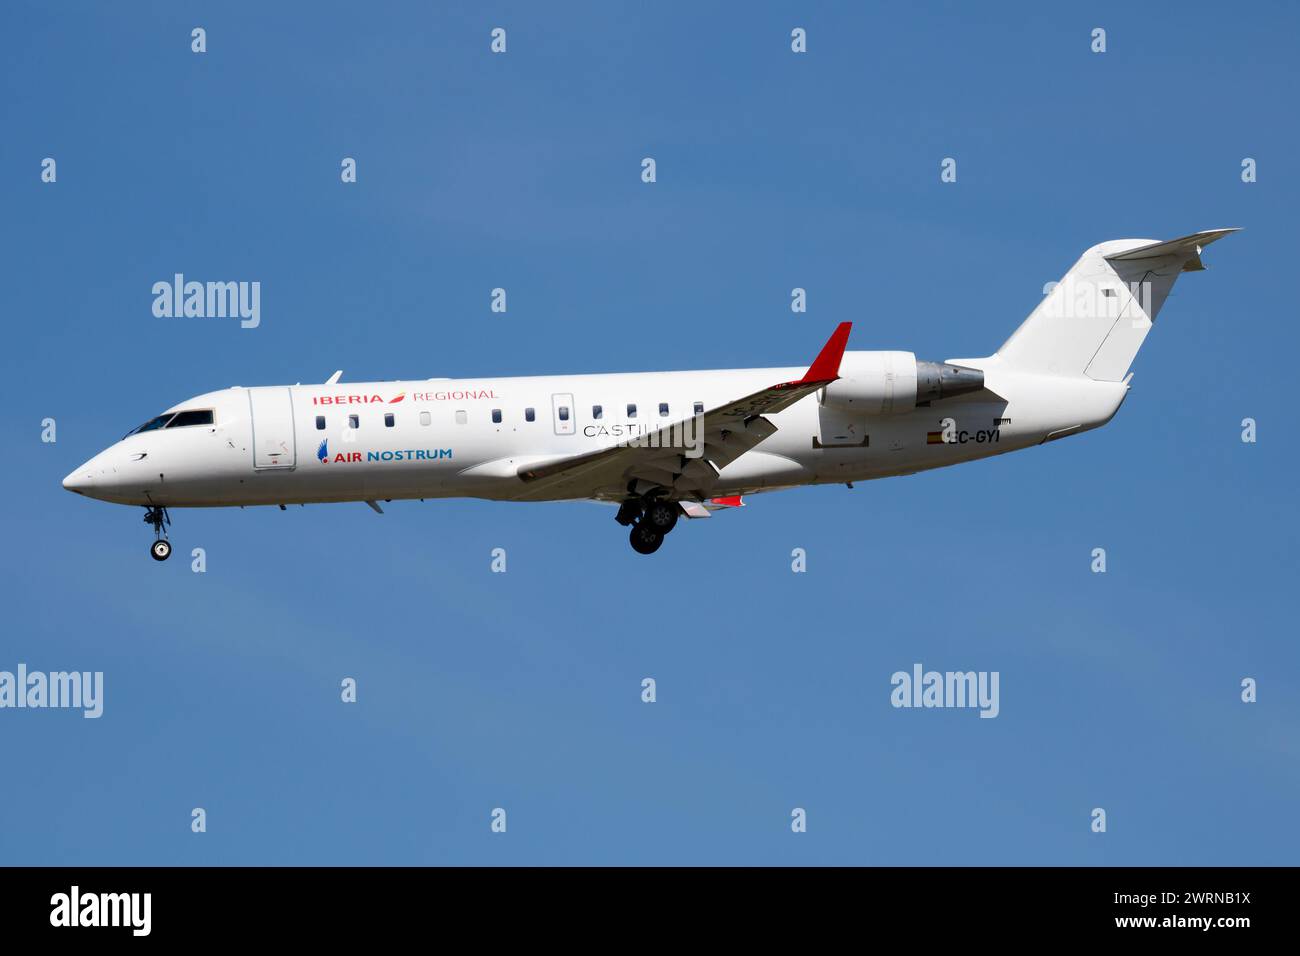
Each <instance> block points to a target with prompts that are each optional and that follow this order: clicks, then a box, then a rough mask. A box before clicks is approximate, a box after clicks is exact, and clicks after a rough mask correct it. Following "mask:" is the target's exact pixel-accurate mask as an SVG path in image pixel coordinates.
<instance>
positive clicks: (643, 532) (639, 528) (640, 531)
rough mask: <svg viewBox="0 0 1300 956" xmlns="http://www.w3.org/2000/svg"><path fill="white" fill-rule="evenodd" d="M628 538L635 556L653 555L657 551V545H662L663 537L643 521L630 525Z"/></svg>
mask: <svg viewBox="0 0 1300 956" xmlns="http://www.w3.org/2000/svg"><path fill="white" fill-rule="evenodd" d="M628 538H629V540H630V541H631V542H632V550H633V551H635V552H636V553H637V554H654V553H655V552H656V551H658V550H659V545H661V544H663V543H664V536H663V535H662V534H660V533H659V532H658V531H656V530H655V529H654V528H652V527H650V525H648V524H646V523H645V522H644V521H638V522H637V523H636V524H634V525H632V533H631V534H630V535H629V536H628Z"/></svg>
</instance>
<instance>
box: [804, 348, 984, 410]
mask: <svg viewBox="0 0 1300 956" xmlns="http://www.w3.org/2000/svg"><path fill="white" fill-rule="evenodd" d="M983 387H984V373H983V372H981V371H980V370H979V369H974V368H966V367H964V366H961V365H948V364H947V363H943V362H918V361H917V360H916V356H915V355H914V354H913V353H911V352H845V353H844V359H843V360H842V361H841V362H840V377H839V379H838V380H837V381H834V382H831V384H830V385H828V386H826V388H825V389H823V390H822V404H823V405H829V406H831V407H833V408H838V409H841V410H842V411H846V412H853V413H855V414H858V415H898V414H902V413H904V412H910V411H911V410H912V409H914V408H916V407H917V406H918V405H924V404H927V403H929V402H935V401H939V400H940V399H944V398H952V397H953V396H955V395H965V394H967V393H969V392H977V391H979V390H980V389H981V388H983Z"/></svg>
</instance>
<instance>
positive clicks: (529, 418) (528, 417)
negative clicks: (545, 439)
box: [524, 408, 537, 422]
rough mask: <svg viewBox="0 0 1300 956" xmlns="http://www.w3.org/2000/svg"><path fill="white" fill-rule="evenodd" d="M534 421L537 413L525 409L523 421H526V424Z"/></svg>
mask: <svg viewBox="0 0 1300 956" xmlns="http://www.w3.org/2000/svg"><path fill="white" fill-rule="evenodd" d="M536 420H537V412H535V411H533V409H531V408H525V409H524V421H526V422H531V421H536Z"/></svg>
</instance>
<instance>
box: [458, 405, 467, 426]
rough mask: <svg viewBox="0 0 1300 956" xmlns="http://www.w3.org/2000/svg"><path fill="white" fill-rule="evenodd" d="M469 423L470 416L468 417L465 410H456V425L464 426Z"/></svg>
mask: <svg viewBox="0 0 1300 956" xmlns="http://www.w3.org/2000/svg"><path fill="white" fill-rule="evenodd" d="M467 421H469V415H467V414H466V413H465V409H463V408H460V409H457V410H456V424H457V425H464V424H465V423H466V422H467Z"/></svg>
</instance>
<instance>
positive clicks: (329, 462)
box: [63, 229, 1237, 561]
mask: <svg viewBox="0 0 1300 956" xmlns="http://www.w3.org/2000/svg"><path fill="white" fill-rule="evenodd" d="M1236 231H1237V230H1236V229H1215V230H1210V231H1206V232H1197V233H1193V234H1191V235H1187V236H1181V237H1179V238H1177V239H1171V240H1167V241H1158V240H1150V239H1120V240H1112V241H1109V242H1103V243H1101V244H1099V245H1095V246H1093V247H1092V248H1090V249H1088V250H1087V251H1086V252H1084V253H1083V255H1082V256H1081V257H1080V258H1079V260H1078V262H1076V263H1075V264H1074V266H1073V267H1071V268H1070V270H1069V271H1068V272H1067V273H1066V275H1065V277H1064V278H1063V279H1062V280H1061V281H1060V282H1059V283H1058V284H1057V285H1056V286H1055V288H1054V289H1052V291H1051V292H1050V293H1048V294H1047V295H1046V296H1045V297H1044V299H1043V301H1042V302H1041V303H1040V304H1039V305H1038V306H1037V308H1035V309H1034V310H1033V312H1031V313H1030V315H1029V317H1028V318H1027V319H1025V321H1024V322H1023V323H1022V324H1021V325H1020V327H1019V328H1018V329H1016V331H1015V332H1014V333H1013V334H1012V336H1011V337H1010V338H1009V339H1007V340H1006V342H1004V343H1003V344H1002V346H1001V347H1000V348H999V349H998V350H997V351H996V352H995V353H993V354H992V355H990V356H988V357H985V358H971V359H949V360H947V361H944V362H929V361H921V360H918V359H917V358H916V356H915V355H914V354H913V353H911V352H900V351H860V352H859V351H847V344H848V339H849V332H850V329H851V323H849V322H843V323H841V324H840V325H839V326H838V327H837V328H836V329H835V331H834V333H833V334H832V335H831V337H830V339H829V341H827V342H826V344H825V346H824V347H823V348H822V349H821V351H820V352H819V353H818V354H817V357H816V358H815V359H813V362H812V364H811V365H809V366H807V367H803V366H798V367H792V368H751V369H724V370H711V371H682V372H640V373H631V374H608V375H565V376H538V377H516V378H469V379H456V380H452V379H438V378H431V379H421V380H413V381H394V382H357V383H350V384H349V383H344V382H342V381H341V376H342V372H335V373H334V375H333V376H331V377H330V378H329V380H328V381H326V382H324V383H323V384H319V385H315V384H313V385H301V384H299V385H290V386H285V385H279V386H270V387H257V388H243V387H239V386H236V387H233V388H227V389H224V390H221V391H215V392H208V393H206V394H203V395H198V396H195V397H194V398H190V399H187V400H185V401H183V402H180V403H179V404H177V405H173V406H172V407H171V408H169V409H168V410H167V411H165V412H163V413H162V414H161V415H157V416H155V417H153V418H150V419H149V420H148V421H146V422H145V423H144V424H142V425H140V426H139V427H137V428H134V429H132V430H131V431H130V432H129V433H128V434H127V435H126V436H125V437H124V438H123V439H122V440H121V441H119V442H117V443H116V444H114V445H112V446H110V447H108V448H107V449H105V450H104V451H102V452H100V453H99V454H98V455H95V456H94V457H93V458H91V459H90V460H89V461H87V462H86V463H85V464H83V465H81V466H80V467H78V468H76V469H74V470H73V471H72V473H71V474H69V475H68V476H67V477H66V478H64V479H63V487H64V488H66V489H68V490H69V491H73V492H76V493H77V494H80V495H85V496H87V497H90V498H97V499H100V500H102V501H109V502H115V503H118V504H126V505H136V506H143V507H144V508H145V516H144V519H145V521H146V522H147V523H148V524H150V525H151V526H152V527H153V530H154V539H155V540H154V542H153V544H152V546H151V548H150V553H151V554H152V556H153V557H154V559H155V560H158V561H164V560H166V559H167V557H168V556H169V555H170V554H171V544H170V542H169V540H168V537H167V528H168V527H169V526H170V523H171V518H170V509H173V508H202V507H222V506H236V505H237V506H241V507H242V506H247V505H279V506H280V508H281V509H284V508H285V506H286V505H290V504H310V503H317V502H342V501H352V502H365V503H366V504H368V505H369V506H370V507H371V508H373V509H374V510H375V511H377V512H379V513H381V514H382V513H383V509H382V508H381V507H380V504H379V502H380V501H381V500H382V501H385V502H388V501H392V500H394V499H416V498H418V499H425V498H454V497H475V498H486V499H493V500H502V501H559V500H580V499H593V500H597V501H603V502H608V503H612V504H614V505H617V506H618V511H617V514H616V516H615V517H616V520H617V521H618V523H619V524H621V525H623V526H625V527H628V528H629V538H630V540H631V544H632V547H633V549H634V550H636V551H637V552H638V553H640V554H651V553H653V552H655V551H657V550H658V549H659V547H660V545H661V544H662V543H663V540H664V537H665V536H666V535H667V534H668V533H669V532H671V531H672V530H673V529H674V527H675V526H676V525H677V522H678V520H679V519H680V518H683V517H685V518H687V519H698V518H708V517H710V516H711V515H712V514H713V513H715V512H716V511H719V510H722V509H729V508H736V507H740V506H742V505H743V504H744V500H743V499H744V496H745V495H751V494H756V493H759V492H766V491H775V490H778V489H784V488H792V487H796V486H801V485H814V484H832V483H835V484H846V485H848V486H849V487H852V485H853V482H855V481H866V480H869V479H873V478H885V477H889V476H896V475H909V474H914V473H915V472H918V471H925V470H928V469H931V468H942V467H945V466H948V465H955V464H958V463H960V462H967V461H974V460H977V459H981V458H988V457H990V456H992V455H1000V454H1005V453H1006V452H1010V451H1017V450H1019V449H1022V448H1029V447H1032V446H1035V445H1042V444H1045V443H1047V442H1051V441H1055V440H1057V439H1060V438H1065V437H1068V436H1071V435H1078V434H1081V433H1083V432H1085V431H1089V430H1090V429H1093V428H1098V427H1100V426H1102V425H1105V424H1106V423H1107V422H1109V421H1110V420H1111V418H1112V417H1113V416H1114V415H1115V413H1116V412H1117V411H1118V410H1119V407H1120V405H1121V404H1122V403H1123V401H1124V398H1125V397H1126V395H1127V394H1128V390H1129V382H1130V381H1131V379H1132V377H1133V376H1132V372H1130V371H1129V368H1130V366H1131V364H1132V362H1133V359H1134V358H1135V356H1136V355H1137V352H1138V349H1139V347H1140V346H1141V345H1142V343H1143V341H1144V340H1145V339H1146V336H1147V333H1148V332H1149V331H1150V329H1151V325H1152V323H1153V321H1154V320H1155V318H1156V315H1157V313H1158V312H1159V311H1160V308H1161V306H1162V305H1163V304H1164V301H1165V298H1166V297H1167V296H1168V295H1169V292H1170V290H1171V289H1172V287H1173V284H1174V281H1175V280H1176V279H1177V278H1178V276H1179V274H1180V273H1182V272H1192V271H1199V270H1201V269H1203V268H1204V266H1203V264H1202V262H1201V252H1202V250H1203V249H1204V247H1205V246H1207V245H1209V244H1210V243H1212V242H1214V241H1216V240H1218V239H1221V238H1222V237H1223V236H1225V235H1228V234H1229V233H1231V232H1236Z"/></svg>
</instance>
